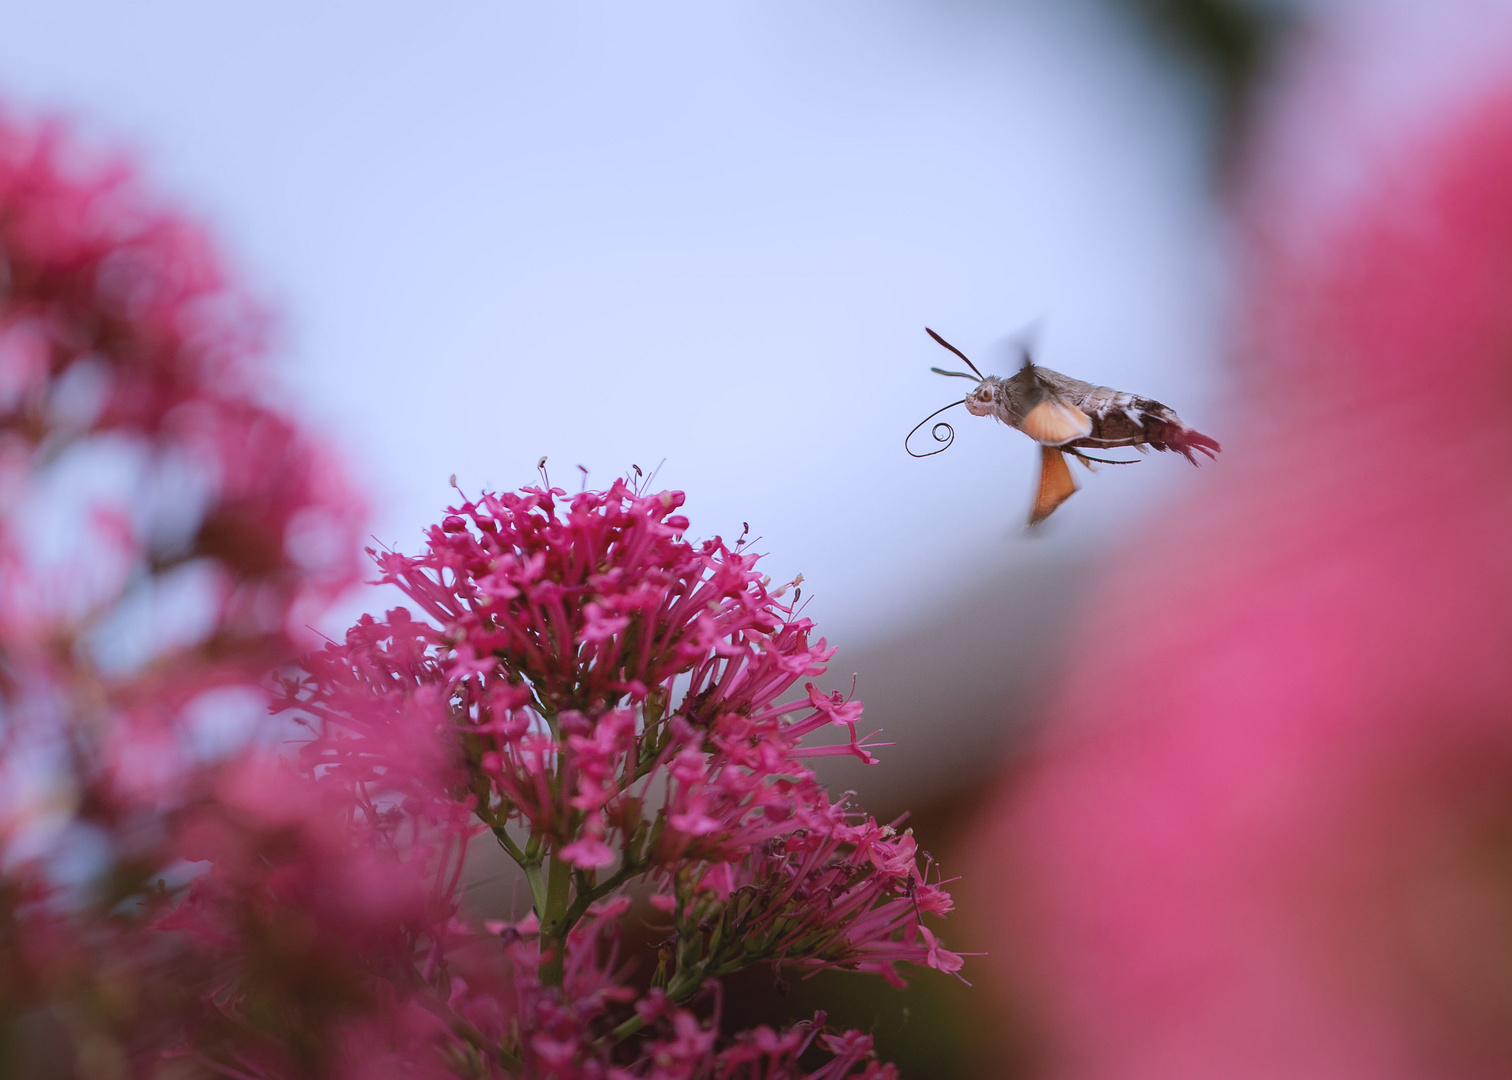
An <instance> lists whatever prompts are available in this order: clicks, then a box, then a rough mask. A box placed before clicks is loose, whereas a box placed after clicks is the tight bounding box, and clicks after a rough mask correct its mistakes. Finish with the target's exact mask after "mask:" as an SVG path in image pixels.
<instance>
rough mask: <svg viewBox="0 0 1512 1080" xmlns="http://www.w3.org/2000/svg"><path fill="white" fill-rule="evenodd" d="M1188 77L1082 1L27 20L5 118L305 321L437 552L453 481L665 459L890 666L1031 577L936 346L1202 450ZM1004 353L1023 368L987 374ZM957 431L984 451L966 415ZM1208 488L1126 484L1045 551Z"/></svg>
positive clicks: (338, 404)
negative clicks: (59, 136) (155, 196)
mask: <svg viewBox="0 0 1512 1080" xmlns="http://www.w3.org/2000/svg"><path fill="white" fill-rule="evenodd" d="M1189 90H1190V86H1189V84H1188V83H1187V82H1186V76H1185V74H1184V73H1183V72H1181V71H1179V70H1177V69H1175V68H1173V67H1172V66H1171V65H1170V63H1169V61H1165V62H1162V61H1161V60H1159V59H1158V58H1156V57H1155V56H1153V55H1152V54H1151V53H1149V52H1148V51H1147V50H1146V47H1145V45H1144V44H1143V42H1142V41H1141V39H1139V38H1137V37H1136V36H1135V35H1134V34H1133V33H1132V32H1131V29H1130V27H1128V26H1127V25H1125V24H1123V23H1122V22H1120V21H1119V20H1118V19H1117V18H1116V17H1115V16H1113V15H1112V14H1110V13H1109V12H1108V11H1107V10H1106V9H1105V8H1103V7H1102V6H1100V5H1098V4H1095V3H1082V2H1061V3H1054V2H1050V0H1044V2H1032V0H1025V2H1022V3H1002V4H995V5H994V4H984V3H971V2H965V0H962V2H955V3H945V2H939V0H933V2H929V0H865V2H861V0H849V2H836V3H827V4H823V5H816V4H807V3H796V2H790V3H773V2H762V3H686V4H649V5H635V6H634V7H630V6H627V5H616V4H607V3H606V4H550V5H524V4H517V3H486V4H485V3H463V2H456V3H436V4H430V5H423V6H421V5H410V4H398V3H362V4H356V3H352V4H323V5H311V4H308V3H292V2H284V0H260V2H258V3H255V4H254V3H216V4H204V3H197V2H187V0H183V2H176V3H169V2H155V3H154V2H138V3H133V4H130V5H123V4H119V3H113V2H104V0H98V2H84V0H49V3H46V4H32V5H11V9H10V10H8V11H7V12H6V15H5V32H4V33H3V34H0V95H3V96H4V98H5V99H7V100H8V101H9V102H10V107H11V108H12V109H13V110H15V111H19V112H20V113H21V114H23V115H33V116H34V115H38V114H40V113H54V114H56V113H62V114H64V115H67V116H69V117H72V118H73V119H75V120H76V121H77V123H78V124H79V126H80V127H81V128H82V129H83V131H84V132H85V133H86V134H87V136H88V137H89V139H90V140H91V141H92V143H93V144H94V145H96V146H100V147H107V148H124V149H127V150H129V151H131V152H132V153H133V154H135V155H136V157H137V158H138V160H139V161H140V162H141V165H142V172H143V173H144V175H145V177H146V178H147V180H148V181H149V182H150V184H151V185H152V186H153V187H155V188H156V189H157V190H159V191H162V192H164V193H166V194H167V195H168V196H169V197H171V198H172V199H174V200H175V201H177V202H178V203H180V204H182V205H184V206H186V207H187V208H189V210H190V211H191V212H192V213H194V214H196V215H197V216H199V217H201V218H202V219H203V220H205V221H206V222H207V223H208V224H209V226H210V228H211V230H212V231H213V233H214V234H215V235H216V236H217V237H218V238H219V239H220V240H221V241H222V246H223V248H224V249H225V250H226V251H227V253H228V255H229V257H230V261H231V262H232V264H233V265H234V266H235V267H237V268H238V269H239V271H240V272H241V274H242V277H243V279H244V280H246V281H247V282H248V284H249V285H250V286H251V288H252V289H253V291H254V292H255V293H256V294H257V295H259V296H261V297H262V298H264V299H266V300H267V301H268V302H269V303H270V305H271V306H272V308H273V309H274V311H275V312H276V313H278V315H279V317H280V325H281V331H280V338H281V343H282V355H281V358H280V363H279V369H278V376H279V378H280V379H281V381H282V385H281V389H278V390H276V391H275V393H276V394H277V395H278V396H280V397H281V398H282V399H283V400H285V401H288V402H291V403H293V404H294V405H295V406H296V407H297V408H298V409H299V410H300V411H301V412H302V413H304V414H305V415H306V416H307V417H309V418H310V419H311V420H312V421H313V422H315V423H317V424H319V425H321V426H322V427H323V428H325V429H326V430H327V431H328V433H329V435H330V437H331V438H332V439H333V440H334V441H335V442H337V443H338V444H339V445H340V446H342V447H343V448H344V449H345V450H346V451H347V452H348V454H349V455H350V456H351V458H352V460H353V462H354V468H355V471H356V472H357V475H358V478H359V480H360V482H361V483H362V484H364V485H365V486H366V488H367V490H368V491H369V492H370V494H371V496H372V499H373V503H374V509H375V522H374V531H375V532H376V533H377V534H378V535H379V536H380V537H381V538H382V539H384V540H385V541H391V542H394V543H396V544H397V545H398V546H399V547H401V548H404V549H408V550H413V549H414V548H415V547H416V546H417V545H418V543H419V539H420V530H421V528H422V527H423V526H424V525H425V524H426V523H428V522H429V521H432V520H435V519H436V518H437V517H438V516H439V514H440V511H441V509H442V506H443V504H444V503H445V502H446V501H447V500H448V498H449V495H450V493H449V490H448V487H447V478H448V475H449V474H451V473H456V474H457V477H458V479H459V481H460V482H461V483H462V484H463V485H464V487H466V488H469V489H475V488H476V487H477V486H479V485H482V484H489V485H496V486H515V485H518V484H520V483H525V482H530V481H533V480H534V479H535V472H534V465H535V462H536V459H537V458H539V457H540V456H541V455H542V454H546V455H548V456H549V457H550V467H551V470H552V475H553V479H554V480H556V481H558V482H561V483H563V484H564V486H568V487H570V488H576V486H577V484H578V482H579V481H578V473H577V469H576V466H577V465H578V464H580V463H581V464H583V465H586V466H588V468H589V469H590V470H591V480H592V481H593V482H596V483H598V482H607V481H608V480H610V479H611V478H612V477H613V476H614V475H615V474H617V473H619V472H621V471H622V470H624V469H626V468H628V466H629V465H630V464H631V463H632V462H634V463H638V464H640V465H641V466H642V467H643V468H649V467H651V466H654V465H655V464H656V463H657V462H658V461H660V460H662V459H663V458H665V459H666V465H665V466H664V468H663V470H662V474H661V478H662V480H663V481H664V482H665V483H666V484H667V485H669V486H675V487H681V488H683V489H685V490H687V492H688V495H689V499H688V512H689V514H690V517H691V518H692V520H693V528H694V532H695V533H697V534H709V533H714V532H723V533H726V534H734V533H738V532H739V531H740V528H741V525H740V523H741V522H742V521H749V522H750V523H751V525H752V528H753V531H754V532H757V533H759V534H761V535H762V536H763V537H764V538H765V540H764V544H763V546H764V547H765V548H766V549H767V550H769V551H771V552H772V553H773V556H772V560H771V566H770V567H769V570H770V571H771V572H772V573H773V574H774V575H777V576H784V577H785V576H789V575H791V574H792V573H793V572H795V571H802V572H803V573H804V574H805V576H806V578H807V586H806V591H808V592H809V593H810V595H812V596H813V597H814V598H815V599H814V601H813V607H811V608H810V614H812V615H814V616H815V617H816V618H818V619H819V620H820V622H821V626H822V627H823V628H824V629H825V630H826V631H827V632H828V633H830V634H831V635H832V636H838V637H840V638H841V639H842V640H847V641H858V640H860V641H864V640H866V639H869V638H872V637H875V636H877V635H880V634H885V633H886V632H887V630H888V627H889V626H890V625H891V624H892V623H891V621H892V620H896V619H898V618H901V617H903V616H904V615H905V614H906V613H907V612H909V611H917V610H921V609H922V608H923V607H927V606H930V605H932V604H935V603H938V602H940V599H941V598H942V597H945V596H949V595H951V594H953V593H955V592H958V591H960V590H962V589H969V588H970V579H971V576H972V568H973V567H980V566H983V565H990V566H992V567H994V568H998V567H1001V566H1002V565H1004V564H1008V563H1012V562H1013V561H1014V560H1019V559H1023V558H1029V559H1034V558H1040V557H1043V555H1042V554H1036V551H1035V544H1036V541H1032V540H1026V539H1024V538H1023V537H1022V535H1021V534H1020V532H1019V530H1020V526H1021V523H1022V521H1023V518H1024V514H1025V511H1026V507H1027V504H1028V501H1029V495H1030V485H1031V483H1032V480H1033V454H1032V447H1031V444H1030V443H1029V442H1028V441H1027V440H1025V439H1023V438H1022V437H1021V436H1018V435H1016V434H1015V433H1012V432H1010V431H1008V430H1007V429H1004V428H1000V427H992V426H990V425H989V423H988V422H987V421H982V420H976V421H973V419H972V418H971V417H969V416H966V415H965V414H964V412H962V411H961V410H957V414H958V415H957V416H956V417H955V419H956V421H957V426H958V429H959V432H960V439H959V441H958V442H957V444H956V446H955V447H954V448H953V449H952V450H951V451H950V452H948V453H946V454H943V455H941V456H939V457H936V458H931V459H929V460H928V461H915V460H913V459H910V458H909V457H907V456H906V455H905V454H904V452H903V448H902V438H903V435H904V433H905V432H907V430H908V429H909V428H910V427H911V426H912V425H913V424H914V423H915V422H916V421H918V420H919V419H921V418H922V417H923V416H924V415H925V414H926V413H927V412H929V411H930V410H932V409H934V408H936V407H938V406H940V405H943V404H945V403H946V402H948V401H950V400H951V399H952V397H954V396H959V391H960V387H961V385H964V384H960V383H958V382H956V381H951V380H944V379H940V378H938V377H937V376H934V375H931V374H929V372H928V367H929V365H931V364H936V363H941V362H942V361H944V360H946V359H948V357H946V355H945V354H944V353H942V352H941V351H940V350H939V349H938V348H937V347H936V346H934V345H933V344H931V343H930V342H929V341H928V339H927V338H926V337H925V335H924V332H923V327H924V326H925V325H926V324H928V325H931V326H933V327H934V328H935V329H937V330H939V331H941V332H942V333H943V334H945V336H947V337H948V338H950V339H951V340H952V341H954V342H955V343H956V344H957V345H959V346H961V347H962V348H964V349H966V351H967V352H968V353H970V354H972V355H973V357H974V358H976V359H977V361H978V363H979V365H980V366H983V367H984V368H995V369H997V370H1006V368H1007V367H1008V366H1009V364H1010V361H1009V359H1008V357H1007V355H1006V351H1005V350H1004V349H1003V348H1002V339H1003V338H1004V336H1005V335H1007V334H1009V333H1011V332H1013V331H1014V330H1015V329H1017V328H1019V327H1020V326H1022V325H1024V324H1026V323H1028V322H1030V321H1032V320H1036V319H1037V320H1040V327H1041V329H1040V344H1041V356H1040V358H1041V359H1042V361H1043V362H1044V363H1046V364H1048V365H1049V366H1052V367H1056V368H1059V369H1062V370H1066V371H1069V372H1072V373H1074V374H1076V375H1078V376H1080V377H1083V378H1087V379H1091V380H1094V381H1100V382H1106V383H1109V384H1111V385H1114V386H1120V387H1124V388H1127V389H1133V390H1137V391H1138V392H1141V393H1145V394H1149V395H1152V396H1154V397H1157V398H1161V399H1163V400H1165V401H1166V402H1168V403H1169V404H1171V405H1173V406H1174V407H1176V408H1177V409H1178V411H1180V412H1181V413H1182V415H1183V416H1184V417H1185V418H1186V419H1187V420H1188V421H1190V422H1192V423H1194V424H1196V425H1197V426H1199V427H1202V428H1204V429H1206V428H1211V427H1214V426H1215V425H1214V424H1213V423H1212V420H1213V419H1214V417H1215V416H1216V415H1217V414H1218V411H1219V409H1220V403H1221V392H1220V387H1219V380H1218V376H1217V371H1218V369H1219V365H1220V362H1221V359H1222V357H1221V349H1222V346H1221V341H1222V332H1223V327H1222V320H1223V312H1224V306H1225V295H1226V291H1227V280H1228V270H1227V264H1226V261H1225V256H1224V248H1223V239H1222V230H1221V227H1220V218H1219V216H1218V214H1217V212H1216V211H1215V209H1214V207H1213V204H1212V202H1211V197H1210V193H1209V191H1208V188H1207V186H1206V183H1207V181H1206V179H1205V174H1204V158H1203V152H1204V150H1203V147H1202V145H1201V142H1200V137H1201V124H1200V116H1199V113H1198V106H1197V105H1196V104H1195V103H1194V100H1193V98H1192V97H1191V95H1190V94H1189V93H1188V91H1189ZM995 350H996V351H995ZM962 421H964V422H962ZM1194 482H1198V474H1195V473H1193V471H1192V470H1190V469H1189V468H1187V467H1186V465H1185V464H1184V463H1182V462H1180V461H1179V460H1177V459H1173V458H1166V457H1160V458H1154V459H1151V460H1150V461H1148V462H1146V463H1145V464H1143V465H1141V466H1139V467H1138V468H1136V469H1130V470H1128V471H1127V473H1125V472H1123V471H1120V472H1118V473H1117V474H1116V475H1110V474H1109V471H1108V470H1105V471H1104V472H1103V473H1101V474H1100V475H1098V476H1095V477H1092V478H1090V480H1089V481H1088V483H1087V484H1086V490H1084V492H1083V493H1082V494H1081V495H1079V496H1078V497H1077V498H1076V499H1074V500H1072V501H1071V502H1070V503H1068V504H1067V505H1066V507H1065V508H1063V509H1062V511H1061V512H1060V514H1059V515H1057V519H1056V521H1055V522H1054V526H1055V529H1056V532H1055V533H1054V536H1053V540H1054V542H1055V543H1056V544H1060V545H1067V546H1075V545H1085V544H1095V543H1098V542H1100V541H1099V540H1098V537H1099V536H1105V535H1108V534H1110V533H1116V531H1118V530H1122V529H1124V528H1128V527H1132V523H1133V522H1134V521H1135V520H1136V519H1137V517H1138V515H1139V514H1140V513H1143V512H1148V508H1149V506H1151V505H1158V503H1159V501H1160V500H1161V499H1164V498H1167V497H1174V496H1175V495H1176V494H1179V492H1180V490H1181V485H1183V484H1192V483H1194Z"/></svg>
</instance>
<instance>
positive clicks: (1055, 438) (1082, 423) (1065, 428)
mask: <svg viewBox="0 0 1512 1080" xmlns="http://www.w3.org/2000/svg"><path fill="white" fill-rule="evenodd" d="M1019 430H1020V431H1022V432H1023V433H1024V434H1025V435H1027V436H1029V437H1030V438H1031V439H1033V440H1034V441H1035V442H1037V443H1043V444H1044V445H1045V446H1059V445H1061V444H1062V443H1068V442H1071V441H1072V440H1073V439H1084V438H1086V437H1087V436H1088V435H1090V434H1092V418H1091V417H1090V416H1088V415H1087V414H1086V413H1084V412H1082V411H1081V410H1080V409H1078V408H1077V407H1076V406H1075V405H1068V404H1066V403H1065V402H1064V401H1062V400H1060V399H1059V398H1057V397H1053V396H1050V397H1046V398H1045V400H1043V401H1041V402H1040V403H1039V404H1038V405H1036V406H1035V407H1034V408H1032V409H1030V410H1029V414H1028V415H1027V416H1025V417H1024V419H1023V422H1022V423H1020V424H1019ZM1061 468H1063V469H1064V468H1065V463H1064V462H1062V463H1061Z"/></svg>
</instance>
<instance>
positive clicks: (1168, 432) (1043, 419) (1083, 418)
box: [903, 327, 1221, 525]
mask: <svg viewBox="0 0 1512 1080" xmlns="http://www.w3.org/2000/svg"><path fill="white" fill-rule="evenodd" d="M924 329H925V332H926V333H928V334H929V336H930V337H932V338H934V339H935V341H936V342H938V343H939V344H940V345H943V346H944V347H945V348H947V349H949V350H950V351H951V352H953V353H955V354H956V355H957V356H959V357H960V358H961V359H962V360H965V361H966V366H967V367H969V368H970V369H971V370H972V372H973V374H971V375H968V374H966V372H964V371H944V370H942V369H941V368H930V369H929V370H930V371H933V372H936V373H937V374H940V375H949V376H951V377H952V378H957V379H971V380H972V381H973V382H975V383H976V384H977V385H976V389H975V390H973V391H972V392H971V393H970V394H967V395H966V396H965V397H964V398H962V399H961V400H960V401H952V402H951V403H950V404H949V405H946V406H945V408H943V409H936V410H935V411H934V412H932V413H930V414H929V415H928V416H926V417H925V418H924V419H923V420H920V421H919V422H918V423H917V424H915V425H914V428H913V431H910V432H909V433H908V434H907V435H906V436H905V437H904V439H903V449H905V450H907V451H908V452H909V453H910V454H912V455H913V456H914V457H929V456H931V455H933V454H938V453H941V452H942V451H944V450H948V449H949V448H950V444H951V443H953V442H954V441H955V429H954V428H953V427H951V426H950V425H949V424H947V423H946V422H945V421H943V420H941V421H940V422H939V423H937V424H935V426H934V427H932V428H930V435H931V436H933V438H934V440H935V442H942V443H944V444H945V445H944V446H941V447H939V448H937V449H935V450H930V451H928V452H927V453H923V454H920V453H916V452H915V451H914V450H913V449H912V448H911V447H910V446H909V445H908V442H909V440H910V439H912V438H913V436H914V432H916V431H918V430H919V428H921V427H923V426H924V425H925V424H927V423H929V422H930V421H931V420H933V419H934V418H935V417H936V416H939V415H940V413H942V412H944V411H945V410H946V409H953V408H955V407H956V406H957V405H965V406H966V411H967V412H969V413H970V414H971V415H972V416H995V417H997V419H998V420H1000V421H1002V422H1003V423H1005V424H1007V425H1008V426H1009V427H1014V428H1017V429H1018V430H1020V431H1022V432H1023V433H1024V434H1025V435H1027V436H1029V437H1030V438H1031V439H1033V440H1034V441H1035V442H1037V443H1039V444H1040V475H1039V486H1038V488H1037V489H1036V493H1035V497H1034V509H1033V510H1031V511H1030V512H1029V524H1030V525H1037V524H1039V523H1040V522H1041V521H1044V520H1045V519H1046V518H1047V517H1049V516H1050V515H1051V514H1052V513H1054V512H1055V508H1056V507H1058V506H1059V505H1060V504H1061V503H1063V502H1065V501H1066V500H1067V499H1069V498H1070V497H1071V495H1072V494H1073V493H1074V492H1075V491H1076V481H1075V480H1073V479H1072V477H1071V470H1070V469H1069V468H1067V466H1066V455H1067V454H1070V455H1071V456H1072V457H1074V458H1076V459H1077V460H1078V461H1080V462H1081V463H1082V464H1083V465H1085V466H1086V467H1087V468H1088V469H1090V468H1092V463H1093V462H1098V463H1100V464H1103V465H1132V464H1134V462H1133V461H1115V460H1112V459H1110V458H1101V457H1093V456H1092V455H1090V454H1088V453H1086V451H1087V450H1089V449H1092V450H1109V449H1114V448H1116V447H1120V446H1131V447H1133V448H1134V449H1136V450H1138V451H1139V452H1140V453H1144V452H1145V447H1147V446H1150V447H1154V448H1155V449H1156V450H1172V451H1175V452H1176V453H1178V454H1181V455H1182V456H1183V457H1185V458H1186V459H1187V460H1188V461H1190V462H1191V463H1192V464H1193V465H1196V464H1197V463H1198V462H1197V459H1196V457H1194V456H1193V453H1192V452H1193V451H1194V450H1195V451H1199V452H1201V453H1204V454H1206V455H1207V456H1208V457H1210V458H1212V457H1217V455H1218V451H1219V450H1220V449H1221V448H1220V447H1219V445H1218V443H1217V442H1216V441H1215V440H1213V439H1210V438H1209V437H1208V436H1206V435H1204V434H1202V433H1201V432H1200V431H1195V430H1193V429H1192V428H1189V427H1187V426H1186V425H1185V424H1184V423H1182V422H1181V417H1179V416H1177V415H1176V414H1175V413H1174V412H1172V411H1171V410H1170V409H1169V408H1167V407H1166V406H1165V405H1162V404H1161V403H1160V402H1158V401H1156V400H1154V399H1153V398H1147V397H1140V396H1139V395H1138V394H1129V393H1125V392H1124V391H1122V390H1114V389H1111V388H1110V387H1107V386H1093V385H1092V384H1091V383H1087V382H1082V381H1081V380H1080V379H1073V378H1071V376H1069V375H1062V374H1061V373H1060V372H1058V371H1051V370H1050V369H1049V368H1046V367H1040V366H1039V365H1038V364H1036V363H1035V362H1034V361H1033V360H1032V359H1031V358H1030V356H1029V351H1028V350H1027V349H1025V350H1024V362H1023V365H1022V366H1021V367H1020V368H1019V370H1018V373H1017V374H1015V375H1012V376H1010V377H1008V378H1006V379H1004V378H1000V377H999V376H997V375H983V374H982V373H981V372H980V371H977V366H976V365H975V364H973V363H972V362H971V361H970V360H969V359H968V358H967V356H966V354H965V353H963V352H962V351H961V350H960V349H957V348H956V347H955V346H954V345H952V344H951V343H950V342H948V341H946V340H945V339H944V338H942V337H941V336H940V335H939V334H937V333H935V332H934V331H933V330H930V329H929V328H928V327H925V328H924ZM942 429H943V432H944V433H943V434H942V433H941V432H942Z"/></svg>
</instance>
